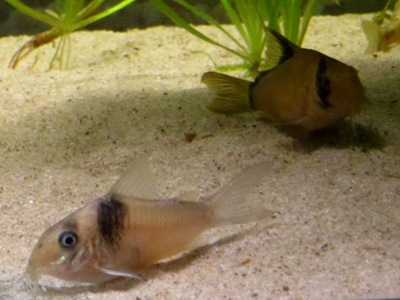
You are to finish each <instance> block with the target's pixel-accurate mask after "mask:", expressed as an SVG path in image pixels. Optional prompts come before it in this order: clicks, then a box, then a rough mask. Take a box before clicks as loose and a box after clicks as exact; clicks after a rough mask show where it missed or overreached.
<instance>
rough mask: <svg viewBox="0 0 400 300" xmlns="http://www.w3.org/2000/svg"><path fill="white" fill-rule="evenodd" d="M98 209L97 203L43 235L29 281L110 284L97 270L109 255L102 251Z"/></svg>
mask: <svg viewBox="0 0 400 300" xmlns="http://www.w3.org/2000/svg"><path fill="white" fill-rule="evenodd" d="M97 207H98V202H97V201H94V202H92V203H90V204H88V205H86V206H84V207H82V208H80V209H78V210H77V211H75V212H74V213H72V214H71V215H69V216H68V217H66V218H65V219H63V220H61V221H60V222H58V223H57V224H55V225H53V226H51V227H50V228H48V229H47V230H46V231H45V232H44V233H43V234H42V236H41V237H40V238H39V241H38V242H37V244H36V246H35V248H34V249H33V251H32V254H31V256H30V259H29V263H28V267H27V270H26V273H25V277H26V278H27V279H28V281H30V282H32V283H37V282H38V280H39V277H40V276H42V275H48V276H52V277H56V278H59V279H63V280H71V281H80V282H100V281H104V280H107V278H104V277H105V274H104V273H102V272H100V271H99V270H98V269H97V268H96V266H97V264H98V263H99V260H101V259H102V258H101V256H102V254H101V253H103V254H104V253H105V252H104V251H103V252H102V251H99V248H100V247H101V245H99V244H101V243H100V242H99V240H98V234H97V233H98V228H97V221H96V220H97ZM106 277H107V276H106Z"/></svg>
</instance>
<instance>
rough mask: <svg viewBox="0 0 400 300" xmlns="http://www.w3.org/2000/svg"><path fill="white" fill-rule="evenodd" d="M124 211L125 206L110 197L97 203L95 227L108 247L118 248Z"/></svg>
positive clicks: (125, 212)
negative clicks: (96, 226)
mask: <svg viewBox="0 0 400 300" xmlns="http://www.w3.org/2000/svg"><path fill="white" fill-rule="evenodd" d="M126 210H127V209H126V206H125V205H124V204H123V203H122V202H121V201H119V200H118V199H116V198H115V197H114V196H112V195H111V196H106V197H104V198H102V199H100V201H99V204H98V208H97V225H98V228H99V233H100V235H101V237H102V238H103V239H104V240H105V241H106V243H107V244H108V245H109V246H112V247H117V246H118V243H119V241H120V239H121V234H122V230H123V228H124V221H125V216H126V214H127V211H126Z"/></svg>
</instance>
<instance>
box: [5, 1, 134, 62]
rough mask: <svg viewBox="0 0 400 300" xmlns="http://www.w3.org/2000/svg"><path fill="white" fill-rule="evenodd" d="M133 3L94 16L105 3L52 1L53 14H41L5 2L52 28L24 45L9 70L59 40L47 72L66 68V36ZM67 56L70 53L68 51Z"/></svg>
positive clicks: (22, 6) (113, 7)
mask: <svg viewBox="0 0 400 300" xmlns="http://www.w3.org/2000/svg"><path fill="white" fill-rule="evenodd" d="M134 1H135V0H122V1H120V2H118V3H117V4H115V5H113V6H111V7H109V8H107V9H105V10H103V11H100V12H97V13H96V11H98V10H99V8H100V6H101V5H102V4H103V3H104V0H91V1H87V0H86V1H85V0H55V1H54V3H53V7H54V10H50V9H46V10H44V11H41V10H38V9H35V8H32V7H30V6H29V5H27V4H25V3H23V2H22V1H20V0H6V2H8V4H10V5H12V6H13V7H15V8H16V9H17V10H19V11H20V12H22V13H24V14H26V15H28V16H30V17H31V18H34V19H36V20H38V21H40V22H42V23H45V24H47V25H50V26H51V27H52V28H51V29H50V30H47V31H45V32H42V33H39V34H37V35H35V36H34V37H33V38H32V39H30V40H29V41H28V42H26V43H25V44H24V45H23V46H22V47H21V48H20V49H19V50H18V51H17V52H15V54H14V55H13V57H12V58H11V61H10V64H9V67H10V68H13V69H14V68H16V67H17V65H18V63H19V62H20V61H21V60H22V59H23V58H25V57H26V56H27V55H29V53H31V52H32V51H33V50H35V49H37V48H39V47H41V46H43V45H45V44H48V43H50V42H52V41H54V40H56V39H57V38H59V37H60V40H59V42H58V45H57V49H56V52H55V54H54V55H53V58H52V59H51V61H50V65H49V69H52V68H53V67H54V64H55V62H56V61H58V62H59V67H60V68H62V67H65V66H67V65H68V60H69V58H68V55H67V59H65V60H64V55H63V54H64V49H65V46H66V45H67V44H69V42H68V35H69V34H70V33H72V32H74V31H76V30H78V29H80V28H83V27H85V26H87V25H89V24H91V23H94V22H96V21H98V20H100V19H103V18H105V17H107V16H109V15H112V14H113V13H115V12H117V11H119V10H121V9H122V8H124V7H126V6H127V5H129V4H131V3H132V2H134ZM67 54H69V51H67Z"/></svg>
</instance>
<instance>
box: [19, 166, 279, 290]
mask: <svg viewBox="0 0 400 300" xmlns="http://www.w3.org/2000/svg"><path fill="white" fill-rule="evenodd" d="M269 167H270V166H269V165H268V164H267V163H260V164H257V165H255V166H253V167H251V168H249V169H248V170H246V171H245V172H243V173H242V174H241V175H239V176H238V177H237V178H236V179H234V180H233V181H232V182H231V183H229V184H228V185H227V186H225V187H223V188H222V189H221V190H220V191H218V192H217V193H215V194H214V195H213V196H211V197H209V198H208V199H205V200H204V201H199V202H191V201H184V200H182V199H179V198H173V199H167V200H157V199H156V196H157V195H156V184H155V182H154V180H153V178H152V176H151V172H150V170H149V166H148V162H147V160H143V159H142V160H136V161H134V163H133V165H132V167H131V168H129V170H128V171H127V173H126V174H125V175H123V176H122V177H121V178H120V179H119V180H118V181H117V182H116V184H115V185H114V186H113V187H112V189H111V191H110V192H109V193H107V194H106V195H105V196H103V197H101V198H99V199H97V200H95V201H92V202H90V203H89V204H87V205H86V206H84V207H82V208H80V209H78V210H77V211H75V212H73V213H72V214H71V215H69V216H67V217H66V218H65V219H63V220H61V221H60V222H58V223H56V224H55V225H53V226H51V227H50V228H48V229H47V230H46V231H45V232H44V233H43V234H42V236H41V237H40V239H39V241H38V242H37V244H36V246H35V248H34V249H33V252H32V254H31V257H30V259H29V263H28V267H27V270H26V272H25V278H26V279H27V281H28V283H29V284H31V285H33V286H34V287H37V286H38V280H39V278H40V276H42V275H48V276H53V277H56V278H59V279H63V280H70V281H77V282H92V283H100V282H104V281H107V280H110V279H113V278H116V277H131V278H137V277H138V276H137V275H136V272H137V271H138V270H141V269H144V268H146V267H149V266H151V265H153V264H155V263H156V262H158V261H160V260H162V259H165V258H169V257H171V256H174V255H177V254H179V253H181V252H183V251H185V250H187V249H188V246H189V245H190V244H191V243H192V242H193V241H194V240H195V239H196V238H197V237H199V235H200V234H201V233H202V232H204V231H206V230H208V229H210V228H213V227H217V226H221V225H229V224H238V223H247V222H251V221H257V220H261V219H264V218H266V217H268V216H270V215H271V214H272V213H271V212H270V211H268V210H265V209H263V208H262V207H259V205H256V204H253V203H252V202H251V201H250V200H249V199H246V195H247V194H248V193H249V192H250V191H251V190H252V189H254V188H255V187H256V186H257V184H258V183H259V182H260V180H261V179H262V178H263V175H264V174H265V173H266V171H268V168H269Z"/></svg>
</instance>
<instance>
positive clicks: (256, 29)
mask: <svg viewBox="0 0 400 300" xmlns="http://www.w3.org/2000/svg"><path fill="white" fill-rule="evenodd" d="M150 2H151V3H152V4H153V5H154V6H155V7H157V8H158V9H159V10H160V11H161V12H162V13H164V14H165V15H166V16H167V17H168V18H170V19H171V20H172V21H173V22H174V23H175V24H176V25H178V26H180V27H182V28H184V29H186V30H187V31H189V32H190V33H191V34H193V35H195V36H196V37H198V38H200V39H202V40H204V41H206V42H208V43H210V44H213V45H215V46H218V47H220V48H222V49H225V50H226V51H228V52H230V53H233V54H235V55H237V56H239V57H240V58H241V59H243V64H240V65H238V67H241V68H245V69H247V75H248V76H250V77H256V76H257V75H258V73H259V72H260V71H262V70H266V69H268V68H270V67H271V66H269V65H268V61H266V60H265V58H264V52H265V48H266V34H265V30H264V28H265V26H269V27H271V28H272V29H275V30H276V31H278V32H281V33H282V34H283V35H284V36H285V37H287V38H288V39H289V40H291V41H292V42H293V43H295V44H297V45H300V44H301V43H302V41H303V38H304V36H305V33H306V31H307V27H308V24H309V22H310V19H311V16H312V14H313V11H314V8H315V6H316V4H317V0H309V1H303V0H231V1H230V0H220V3H221V6H222V7H223V9H224V11H225V13H226V15H227V16H228V18H229V20H230V22H231V23H232V24H233V25H234V27H235V28H236V30H237V32H238V33H239V36H240V38H236V37H234V36H233V35H232V34H231V33H229V32H228V31H227V30H226V29H225V28H224V27H223V26H222V25H221V24H220V23H219V22H218V21H216V20H215V19H214V18H212V17H211V16H210V15H208V14H207V13H205V12H204V11H203V10H201V9H199V8H198V7H196V6H195V5H192V4H190V3H189V2H187V1H185V0H176V1H175V2H176V3H178V4H180V5H181V6H182V7H184V8H186V9H188V10H189V11H191V12H192V13H193V14H194V15H196V16H198V17H200V18H201V19H203V20H204V21H206V22H207V23H208V24H210V25H212V26H215V27H216V28H218V29H219V30H220V31H221V32H222V33H223V34H224V35H225V36H226V37H227V38H228V39H229V40H230V41H231V42H233V44H234V45H235V47H234V48H233V47H231V46H227V45H225V44H222V43H220V42H218V41H215V40H213V39H212V38H210V37H208V36H207V35H205V34H204V33H202V32H200V31H199V30H198V29H196V28H195V27H193V26H192V25H190V24H189V22H187V21H186V20H184V19H183V18H182V17H181V16H179V15H178V14H177V13H176V12H175V11H174V10H172V8H171V7H170V6H169V5H168V4H166V3H165V2H164V1H163V0H150Z"/></svg>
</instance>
